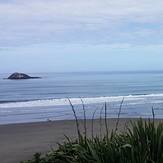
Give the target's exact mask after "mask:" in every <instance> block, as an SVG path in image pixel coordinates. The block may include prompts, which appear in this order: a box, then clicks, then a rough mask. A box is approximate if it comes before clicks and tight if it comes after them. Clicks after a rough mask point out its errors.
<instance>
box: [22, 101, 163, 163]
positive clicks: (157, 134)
mask: <svg viewBox="0 0 163 163" xmlns="http://www.w3.org/2000/svg"><path fill="white" fill-rule="evenodd" d="M69 102H70V105H71V107H72V111H73V113H74V117H75V121H76V127H77V133H78V138H77V139H76V140H71V139H70V138H68V137H66V139H67V141H66V142H65V143H63V144H59V145H58V149H57V150H52V151H50V152H49V153H47V155H45V156H42V155H41V154H39V153H36V154H35V155H34V157H33V159H32V160H29V161H25V162H23V163H163V123H162V122H160V123H159V124H158V125H157V126H156V125H155V123H154V109H152V113H153V119H149V120H143V119H141V118H140V119H139V120H138V121H136V122H131V126H130V128H127V130H126V132H124V133H119V134H118V133H117V130H118V123H119V118H120V113H121V109H122V104H123V101H122V103H121V105H120V109H119V113H118V118H117V122H116V127H115V130H114V131H112V132H111V133H109V130H108V123H107V104H106V103H105V105H104V111H105V124H104V125H105V130H106V133H105V134H104V135H103V136H102V135H101V133H100V136H94V135H93V133H92V137H91V138H89V137H87V134H86V133H87V130H86V128H87V127H86V124H87V123H86V119H85V120H84V128H85V132H84V134H81V132H80V129H79V128H80V126H79V123H78V119H77V116H76V112H75V108H74V106H73V105H72V103H71V101H70V100H69ZM82 106H83V111H84V117H85V118H86V114H85V107H84V103H83V101H82ZM102 110H103V108H102V109H101V112H102ZM94 114H95V112H94ZM93 118H94V115H93V117H92V124H93ZM100 123H101V113H100ZM92 126H93V125H92ZM100 126H101V125H100ZM92 132H93V127H92Z"/></svg>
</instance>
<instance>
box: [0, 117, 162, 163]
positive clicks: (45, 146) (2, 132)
mask: <svg viewBox="0 0 163 163" xmlns="http://www.w3.org/2000/svg"><path fill="white" fill-rule="evenodd" d="M135 120H136V119H132V121H135ZM107 121H108V128H109V130H110V131H111V130H112V129H115V124H116V121H117V120H116V119H108V120H107ZM130 121H131V119H120V122H119V127H118V132H121V131H125V130H126V125H129V124H130ZM158 121H160V120H156V122H158ZM79 122H80V127H81V131H83V127H82V126H83V121H79ZM102 124H103V125H102V133H104V132H105V125H104V121H102ZM91 126H92V121H91V120H87V130H88V135H89V136H91V128H92V127H91ZM99 133H100V123H99V120H94V135H96V134H99ZM64 135H66V136H69V137H71V138H76V137H77V135H76V125H75V121H73V120H69V121H53V122H50V121H49V122H37V123H24V124H10V125H0V160H1V163H19V162H20V161H23V160H28V159H31V158H32V156H33V154H34V153H36V152H41V153H43V154H44V153H46V152H48V151H49V150H50V149H52V148H54V149H56V148H57V143H62V142H63V141H64V140H65V136H64Z"/></svg>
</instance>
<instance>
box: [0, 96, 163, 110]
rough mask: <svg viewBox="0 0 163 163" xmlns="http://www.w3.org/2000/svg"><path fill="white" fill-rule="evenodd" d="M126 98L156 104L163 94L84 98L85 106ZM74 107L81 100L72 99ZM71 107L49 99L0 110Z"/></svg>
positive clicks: (65, 102) (63, 102)
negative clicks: (149, 101)
mask: <svg viewBox="0 0 163 163" xmlns="http://www.w3.org/2000/svg"><path fill="white" fill-rule="evenodd" d="M123 98H124V100H125V102H131V101H132V103H133V102H135V104H136V103H137V102H139V103H143V102H144V101H146V100H149V99H150V100H151V103H155V100H160V99H163V94H149V95H129V96H109V97H93V98H82V100H83V101H84V103H85V104H97V103H103V102H120V101H122V99H123ZM70 100H71V102H72V104H73V105H78V104H81V99H80V98H70ZM63 105H69V101H68V99H66V98H62V99H48V100H35V101H27V102H12V103H2V104H0V108H22V107H42V106H44V107H48V106H63Z"/></svg>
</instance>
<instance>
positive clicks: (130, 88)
mask: <svg viewBox="0 0 163 163" xmlns="http://www.w3.org/2000/svg"><path fill="white" fill-rule="evenodd" d="M8 75H9V74H0V124H8V123H22V122H38V121H47V120H66V119H68V120H69V119H74V116H73V112H72V108H71V106H70V104H69V100H70V101H71V102H72V104H73V105H74V108H75V110H76V114H77V116H78V118H79V119H82V118H83V105H82V101H83V103H84V105H85V110H86V113H87V118H88V119H91V118H92V115H93V113H94V112H95V118H99V117H100V116H104V103H105V102H106V105H107V117H112V118H116V117H117V114H118V112H119V110H120V109H119V108H120V106H121V105H122V109H121V114H120V116H121V117H123V118H137V117H145V118H148V117H151V116H152V108H154V112H155V116H156V118H163V72H162V71H148V72H136V71H134V72H73V73H70V72H69V73H35V74H29V75H31V76H40V77H42V78H41V79H30V80H4V79H3V78H5V77H7V76H8ZM81 98H82V101H81ZM68 99H69V100H68ZM122 101H123V103H122Z"/></svg>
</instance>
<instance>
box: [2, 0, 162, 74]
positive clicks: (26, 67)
mask: <svg viewBox="0 0 163 163" xmlns="http://www.w3.org/2000/svg"><path fill="white" fill-rule="evenodd" d="M162 6H163V1H162V0H80V1H79V0H28V1H27V0H0V73H4V72H5V73H6V72H7V73H8V72H16V71H17V72H65V71H66V72H67V71H71V72H72V71H119V70H121V71H122V70H124V71H132V70H134V71H135V70H140V71H141V70H142V71H148V70H163V9H162Z"/></svg>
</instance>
